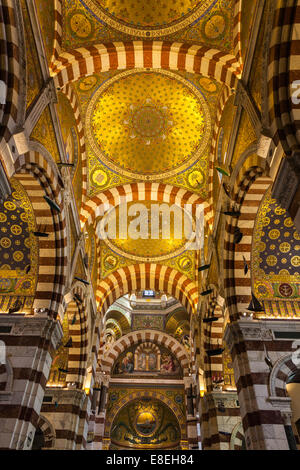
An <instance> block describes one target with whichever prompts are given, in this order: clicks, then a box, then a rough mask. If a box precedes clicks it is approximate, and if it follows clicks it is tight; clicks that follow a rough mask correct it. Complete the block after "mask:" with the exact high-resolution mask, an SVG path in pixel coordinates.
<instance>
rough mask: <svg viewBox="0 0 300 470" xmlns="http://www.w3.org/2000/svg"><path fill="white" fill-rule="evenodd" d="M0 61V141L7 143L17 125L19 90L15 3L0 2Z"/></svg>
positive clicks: (19, 69) (18, 51)
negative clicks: (0, 99) (1, 96)
mask: <svg viewBox="0 0 300 470" xmlns="http://www.w3.org/2000/svg"><path fill="white" fill-rule="evenodd" d="M0 28H1V61H0V79H1V80H2V81H3V82H4V83H5V84H6V99H5V104H1V105H0V123H1V126H0V140H1V139H2V138H4V140H5V141H6V142H8V141H9V140H10V138H11V136H12V135H13V134H14V132H15V128H16V126H17V124H18V119H19V114H20V108H19V97H20V90H21V82H20V76H21V63H20V61H21V57H20V44H19V34H20V31H21V26H18V18H17V12H16V6H15V2H14V1H13V0H2V1H1V4H0Z"/></svg>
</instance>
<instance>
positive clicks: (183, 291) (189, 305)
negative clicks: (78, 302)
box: [96, 263, 198, 316]
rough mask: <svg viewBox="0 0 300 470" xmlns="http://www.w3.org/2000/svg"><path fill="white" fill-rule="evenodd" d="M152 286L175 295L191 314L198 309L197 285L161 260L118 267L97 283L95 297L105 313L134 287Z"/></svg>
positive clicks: (101, 312)
mask: <svg viewBox="0 0 300 470" xmlns="http://www.w3.org/2000/svg"><path fill="white" fill-rule="evenodd" d="M144 289H153V290H157V291H164V292H166V293H167V294H169V295H171V296H173V297H175V298H176V299H177V300H178V301H179V302H181V304H182V305H183V306H184V307H185V308H186V310H187V311H188V313H190V314H192V313H194V312H196V310H197V304H198V289H197V285H196V284H195V283H194V282H193V281H191V280H190V279H188V278H187V277H186V276H184V275H183V274H181V273H180V272H178V271H176V270H175V269H172V268H169V267H167V266H163V265H160V264H154V263H153V264H150V263H145V264H136V265H131V266H126V267H125V268H122V269H118V270H117V271H115V272H113V273H112V274H110V275H109V276H107V277H106V278H105V279H103V280H102V281H101V282H100V284H99V285H98V287H97V292H96V301H97V303H98V305H99V312H100V314H101V316H103V315H104V314H105V312H106V310H107V309H108V308H109V307H110V305H112V304H113V303H114V302H115V300H117V299H118V298H120V297H122V296H123V295H125V294H128V293H129V292H131V291H133V290H144Z"/></svg>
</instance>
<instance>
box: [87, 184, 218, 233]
mask: <svg viewBox="0 0 300 470" xmlns="http://www.w3.org/2000/svg"><path fill="white" fill-rule="evenodd" d="M134 201H139V202H141V201H157V202H161V203H167V204H176V205H178V206H180V207H184V206H185V205H186V204H190V205H191V208H192V213H193V215H195V214H196V209H197V206H200V208H201V207H203V210H204V219H205V221H206V222H207V224H208V226H209V228H211V227H212V222H213V213H212V208H211V206H210V205H209V204H208V203H207V202H206V201H203V199H202V198H201V197H199V195H198V194H195V193H193V192H191V191H187V190H186V189H183V188H178V187H175V186H171V185H168V184H163V183H150V182H149V183H132V184H126V185H124V186H118V187H116V188H112V189H108V190H107V191H103V192H102V193H99V194H98V195H97V196H94V197H93V198H91V199H89V200H88V201H86V203H85V204H84V205H83V207H82V210H81V215H80V221H81V226H82V227H84V226H85V225H86V224H92V223H94V222H95V220H96V218H97V217H98V216H100V215H103V210H105V209H106V210H107V208H108V207H110V206H114V207H117V206H119V205H120V204H121V203H124V202H126V203H129V202H134ZM109 205H110V206H109Z"/></svg>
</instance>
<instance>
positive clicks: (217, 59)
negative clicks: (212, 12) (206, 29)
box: [51, 41, 241, 88]
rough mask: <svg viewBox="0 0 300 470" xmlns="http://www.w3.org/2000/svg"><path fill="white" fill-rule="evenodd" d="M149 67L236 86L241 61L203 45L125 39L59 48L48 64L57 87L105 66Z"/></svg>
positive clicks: (104, 69)
mask: <svg viewBox="0 0 300 470" xmlns="http://www.w3.org/2000/svg"><path fill="white" fill-rule="evenodd" d="M135 68H152V69H166V70H182V71H186V72H190V73H198V74H201V75H205V76H207V77H210V78H214V79H215V80H217V81H219V82H221V83H224V84H225V85H227V86H228V87H229V88H236V85H237V80H238V79H239V78H240V76H241V65H240V63H239V61H238V60H237V59H236V57H235V56H233V55H231V54H228V53H226V52H221V51H219V50H217V49H213V48H210V47H207V46H196V45H190V44H184V43H179V42H173V43H172V42H167V41H127V42H111V43H109V44H94V45H93V46H89V47H80V48H78V49H75V50H70V51H67V52H65V51H64V52H61V54H60V56H59V57H58V58H57V59H56V61H55V63H53V64H52V65H51V74H52V76H53V77H54V81H55V84H56V86H57V87H58V88H63V87H64V86H66V85H67V84H68V83H69V82H73V81H76V80H78V79H79V78H81V77H85V76H87V75H92V74H94V73H101V72H107V71H108V70H127V69H135Z"/></svg>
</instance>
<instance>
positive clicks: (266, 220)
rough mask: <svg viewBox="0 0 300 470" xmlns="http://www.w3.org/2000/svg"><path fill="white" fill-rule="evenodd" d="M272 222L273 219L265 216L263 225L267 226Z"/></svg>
mask: <svg viewBox="0 0 300 470" xmlns="http://www.w3.org/2000/svg"><path fill="white" fill-rule="evenodd" d="M270 222H271V221H270V219H269V217H264V218H263V221H262V223H263V226H264V227H267V226H268V225H269V224H270Z"/></svg>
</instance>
